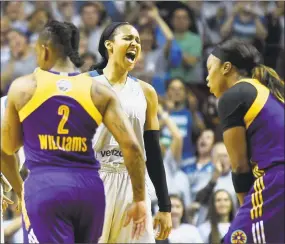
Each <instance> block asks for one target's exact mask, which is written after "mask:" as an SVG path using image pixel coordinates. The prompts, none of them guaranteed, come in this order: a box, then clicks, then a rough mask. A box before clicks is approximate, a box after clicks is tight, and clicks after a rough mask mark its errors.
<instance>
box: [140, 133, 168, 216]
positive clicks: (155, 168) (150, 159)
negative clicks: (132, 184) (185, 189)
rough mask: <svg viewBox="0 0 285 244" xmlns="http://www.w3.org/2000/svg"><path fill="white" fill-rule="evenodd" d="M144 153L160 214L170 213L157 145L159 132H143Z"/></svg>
mask: <svg viewBox="0 0 285 244" xmlns="http://www.w3.org/2000/svg"><path fill="white" fill-rule="evenodd" d="M144 144H145V151H146V157H147V160H146V168H147V172H148V174H149V177H150V179H151V181H152V183H153V186H154V188H155V192H156V196H157V199H158V206H159V211H160V212H171V203H170V198H169V195H168V189H167V183H166V176H165V170H164V165H163V160H162V155H161V150H160V145H159V131H158V130H150V131H145V132H144Z"/></svg>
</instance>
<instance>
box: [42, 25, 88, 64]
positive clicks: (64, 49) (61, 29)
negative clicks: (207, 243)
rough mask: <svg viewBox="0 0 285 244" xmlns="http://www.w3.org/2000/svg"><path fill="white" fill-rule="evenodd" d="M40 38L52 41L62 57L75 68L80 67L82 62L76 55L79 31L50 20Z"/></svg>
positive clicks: (71, 26) (73, 27) (72, 26)
mask: <svg viewBox="0 0 285 244" xmlns="http://www.w3.org/2000/svg"><path fill="white" fill-rule="evenodd" d="M41 38H42V39H52V43H53V44H54V45H55V46H57V49H58V52H59V53H60V54H61V55H62V56H63V57H69V58H70V60H71V62H72V63H73V64H74V65H75V66H76V67H77V68H79V67H81V66H82V64H83V61H82V60H81V58H80V56H79V53H78V47H79V31H78V29H77V27H75V26H74V25H73V24H71V23H67V22H64V23H62V22H59V21H56V20H52V21H50V22H49V23H48V24H47V25H46V27H45V30H44V31H43V33H42V34H41Z"/></svg>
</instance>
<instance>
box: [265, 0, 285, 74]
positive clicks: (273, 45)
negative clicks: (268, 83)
mask: <svg viewBox="0 0 285 244" xmlns="http://www.w3.org/2000/svg"><path fill="white" fill-rule="evenodd" d="M263 4H264V5H265V4H266V5H265V7H267V8H269V2H263ZM266 12H267V14H266V16H265V18H266V23H267V30H268V35H267V38H266V39H265V50H264V64H265V65H267V66H269V67H271V68H273V69H276V67H277V62H278V58H276V57H279V54H280V53H282V46H281V45H282V44H283V46H284V1H281V2H276V7H275V8H274V9H273V11H271V12H269V11H266Z"/></svg>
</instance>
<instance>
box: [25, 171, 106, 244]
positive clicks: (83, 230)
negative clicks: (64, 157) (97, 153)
mask: <svg viewBox="0 0 285 244" xmlns="http://www.w3.org/2000/svg"><path fill="white" fill-rule="evenodd" d="M104 213H105V193H104V186H103V182H102V180H101V179H100V177H99V174H98V172H97V171H94V170H86V169H85V170H82V169H79V170H77V169H73V171H68V170H60V171H58V170H45V171H43V170H41V171H35V172H32V173H31V174H30V175H29V177H28V178H27V180H26V181H25V184H24V201H23V219H24V241H25V243H98V239H99V237H100V236H101V234H102V228H103V222H104Z"/></svg>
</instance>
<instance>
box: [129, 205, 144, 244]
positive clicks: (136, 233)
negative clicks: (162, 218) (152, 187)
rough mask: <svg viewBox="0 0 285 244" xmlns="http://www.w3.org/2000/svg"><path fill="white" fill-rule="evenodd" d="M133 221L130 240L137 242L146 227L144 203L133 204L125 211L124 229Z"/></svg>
mask: <svg viewBox="0 0 285 244" xmlns="http://www.w3.org/2000/svg"><path fill="white" fill-rule="evenodd" d="M131 220H133V231H132V239H134V238H135V239H136V240H138V239H139V237H140V236H142V235H143V234H144V232H145V226H146V203H145V202H144V201H140V202H133V203H132V205H131V207H130V208H129V209H128V211H127V217H126V220H125V223H124V227H126V226H127V225H128V224H129V223H130V222H131Z"/></svg>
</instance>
